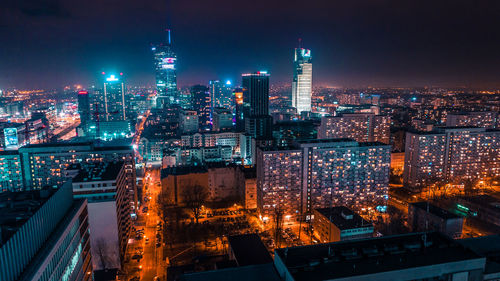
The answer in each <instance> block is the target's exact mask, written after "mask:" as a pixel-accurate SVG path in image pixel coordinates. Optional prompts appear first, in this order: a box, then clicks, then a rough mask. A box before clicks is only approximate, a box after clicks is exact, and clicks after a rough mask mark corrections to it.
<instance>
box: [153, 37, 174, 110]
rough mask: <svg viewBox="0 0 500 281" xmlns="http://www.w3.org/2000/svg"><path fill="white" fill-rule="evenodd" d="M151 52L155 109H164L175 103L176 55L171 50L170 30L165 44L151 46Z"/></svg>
mask: <svg viewBox="0 0 500 281" xmlns="http://www.w3.org/2000/svg"><path fill="white" fill-rule="evenodd" d="M151 50H152V51H153V56H154V63H155V72H156V89H157V96H156V107H157V108H164V107H165V106H168V105H170V104H173V103H175V99H176V96H177V74H176V66H177V55H176V54H175V53H174V51H173V49H172V42H171V40H170V30H168V39H167V43H163V44H159V45H156V46H153V47H152V48H151Z"/></svg>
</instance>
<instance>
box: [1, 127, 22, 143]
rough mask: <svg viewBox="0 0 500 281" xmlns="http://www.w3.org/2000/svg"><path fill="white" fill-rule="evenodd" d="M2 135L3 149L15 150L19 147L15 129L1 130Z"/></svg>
mask: <svg viewBox="0 0 500 281" xmlns="http://www.w3.org/2000/svg"><path fill="white" fill-rule="evenodd" d="M3 135H4V138H5V148H16V147H18V146H19V141H18V139H17V129H16V128H5V129H3Z"/></svg>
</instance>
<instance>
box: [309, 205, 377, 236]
mask: <svg viewBox="0 0 500 281" xmlns="http://www.w3.org/2000/svg"><path fill="white" fill-rule="evenodd" d="M313 229H314V235H315V236H316V237H317V238H318V239H319V241H320V242H323V243H326V242H336V241H345V240H353V239H363V238H370V237H372V236H373V224H371V223H369V222H367V221H366V220H364V219H363V218H362V217H361V216H360V215H358V214H356V213H355V212H353V211H352V210H351V209H349V208H347V207H344V206H338V207H332V208H321V209H314V218H313Z"/></svg>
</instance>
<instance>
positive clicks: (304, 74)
mask: <svg viewBox="0 0 500 281" xmlns="http://www.w3.org/2000/svg"><path fill="white" fill-rule="evenodd" d="M311 95H312V56H311V50H308V49H303V48H295V51H294V59H293V81H292V107H295V108H296V109H297V113H299V114H300V113H301V112H302V111H311Z"/></svg>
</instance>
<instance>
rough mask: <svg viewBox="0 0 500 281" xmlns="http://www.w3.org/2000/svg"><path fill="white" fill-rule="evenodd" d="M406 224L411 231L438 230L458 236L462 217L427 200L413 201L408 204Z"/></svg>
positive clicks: (460, 234) (461, 225)
mask: <svg viewBox="0 0 500 281" xmlns="http://www.w3.org/2000/svg"><path fill="white" fill-rule="evenodd" d="M408 224H409V226H410V228H411V230H412V231H413V232H418V231H439V232H441V233H443V234H445V235H448V236H450V237H451V238H460V237H461V236H462V228H463V224H464V218H463V217H460V216H457V215H455V214H453V213H451V212H448V211H447V210H445V209H442V208H440V207H438V206H436V205H434V204H432V203H429V202H415V203H410V204H409V205H408Z"/></svg>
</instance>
